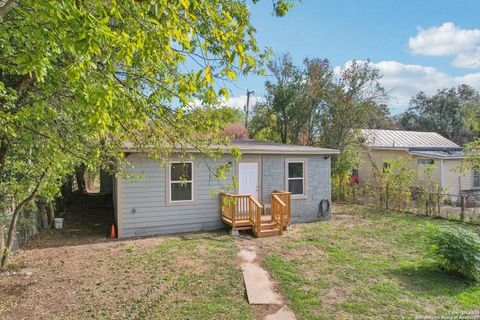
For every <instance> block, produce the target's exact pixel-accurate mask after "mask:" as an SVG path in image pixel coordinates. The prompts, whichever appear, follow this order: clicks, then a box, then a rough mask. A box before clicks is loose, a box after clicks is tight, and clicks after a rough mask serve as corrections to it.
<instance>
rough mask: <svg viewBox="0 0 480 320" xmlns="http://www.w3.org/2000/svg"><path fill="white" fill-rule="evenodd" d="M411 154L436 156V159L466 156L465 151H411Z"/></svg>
mask: <svg viewBox="0 0 480 320" xmlns="http://www.w3.org/2000/svg"><path fill="white" fill-rule="evenodd" d="M409 153H410V154H411V155H415V156H421V157H429V158H436V159H463V158H465V154H464V153H463V151H456V150H452V151H411V152H409Z"/></svg>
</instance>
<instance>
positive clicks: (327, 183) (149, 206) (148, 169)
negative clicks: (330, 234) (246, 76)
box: [115, 154, 331, 237]
mask: <svg viewBox="0 0 480 320" xmlns="http://www.w3.org/2000/svg"><path fill="white" fill-rule="evenodd" d="M253 158H258V159H259V161H260V163H261V165H260V167H259V174H260V175H261V179H260V180H261V183H260V185H259V188H260V190H261V193H260V196H261V199H259V200H260V201H261V202H262V203H263V204H270V201H271V199H270V197H271V193H272V191H273V190H276V189H280V190H286V186H285V159H286V158H304V159H306V160H307V198H306V199H292V203H291V209H292V222H294V223H296V222H307V221H314V220H321V219H328V218H329V217H330V215H329V214H327V215H326V216H324V217H319V215H318V209H319V202H320V200H322V199H328V200H329V201H330V199H331V178H330V157H328V158H327V159H324V156H321V155H311V156H310V155H307V156H303V155H302V156H295V155H292V156H285V155H264V156H261V155H258V156H256V157H252V156H245V160H248V159H253ZM128 159H129V162H130V164H131V166H129V167H126V168H125V172H126V173H127V174H129V175H130V176H131V178H130V177H129V178H118V180H117V181H118V186H115V190H119V200H118V201H119V202H120V203H121V205H119V204H118V203H116V207H117V209H118V221H119V224H120V225H119V230H121V234H120V236H121V237H135V236H148V235H158V234H168V233H180V232H193V231H201V230H214V229H220V228H224V227H225V225H224V224H223V223H222V221H221V219H220V210H221V201H220V197H219V196H218V195H214V194H212V190H214V189H217V190H220V189H222V188H224V187H225V186H230V185H231V183H232V178H233V175H234V173H235V172H232V173H230V174H229V176H228V178H227V179H226V180H224V181H218V180H212V181H210V171H209V167H212V163H210V164H208V165H207V163H205V160H204V159H202V158H199V159H194V160H193V163H194V181H193V192H194V201H193V202H190V203H183V204H169V203H168V201H167V200H168V199H167V196H168V192H167V188H168V187H169V186H168V181H167V177H168V175H167V169H166V168H163V167H161V166H160V163H159V162H158V161H156V160H153V159H150V158H147V157H145V156H143V155H141V154H131V155H130V156H129V158H128ZM221 161H231V162H232V166H233V168H234V170H233V171H236V170H238V165H237V163H235V161H233V160H232V159H228V158H223V159H221ZM140 175H141V177H140Z"/></svg>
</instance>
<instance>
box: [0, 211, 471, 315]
mask: <svg viewBox="0 0 480 320" xmlns="http://www.w3.org/2000/svg"><path fill="white" fill-rule="evenodd" d="M337 211H339V210H337ZM341 211H342V213H339V214H335V215H334V216H333V218H332V220H331V221H327V222H316V223H310V224H302V225H296V226H295V228H294V230H293V231H288V232H285V233H284V235H283V236H282V237H270V238H260V239H233V238H232V237H231V236H230V235H229V234H228V233H227V232H204V233H196V234H184V235H174V236H162V237H152V238H144V239H136V240H125V241H109V240H105V239H104V238H99V237H97V238H94V237H93V236H91V235H83V236H76V235H75V232H74V231H72V232H69V233H67V234H61V233H58V232H56V231H48V232H42V233H41V234H40V235H39V236H37V237H35V238H34V239H33V240H32V241H30V242H29V243H28V244H27V247H26V248H25V250H22V251H21V252H19V253H18V254H15V255H14V256H13V257H12V264H11V266H10V267H9V269H8V270H7V271H6V272H3V273H2V272H0V319H254V318H258V319H260V318H261V317H260V316H261V312H259V309H257V308H253V307H252V306H250V305H249V304H248V302H247V299H246V295H245V289H244V284H243V277H242V274H241V271H240V267H239V265H238V264H237V261H236V260H237V257H236V255H237V252H238V250H239V246H240V245H242V246H243V245H253V246H255V247H256V248H258V252H257V253H258V255H259V261H261V263H262V264H263V265H264V267H265V268H266V269H267V270H268V271H269V272H270V274H271V275H272V276H273V278H274V279H275V280H276V281H277V283H278V290H279V291H280V292H281V293H282V294H283V296H284V299H285V302H286V303H287V304H288V305H289V306H290V308H291V309H292V310H293V311H294V312H295V313H296V316H297V318H298V319H368V318H371V319H379V318H380V319H388V318H390V319H398V318H414V317H415V315H433V314H441V313H447V312H460V311H472V310H476V311H479V310H480V285H478V284H477V285H475V284H473V283H471V282H468V281H466V280H464V279H462V278H460V277H458V276H456V275H454V274H447V273H444V272H442V271H441V270H438V268H437V267H436V265H435V263H434V261H432V260H431V259H430V258H429V257H428V256H427V255H426V251H427V248H425V246H424V244H423V242H422V234H423V232H422V228H423V226H425V225H426V224H427V223H435V224H448V225H453V224H459V223H456V222H449V221H445V220H434V219H428V218H424V217H419V216H413V215H405V214H393V213H391V214H386V213H381V214H380V213H377V214H375V213H370V212H369V211H367V210H366V209H365V208H361V207H347V208H343V209H342V210H341ZM465 226H466V227H468V228H471V229H473V230H475V231H477V232H480V226H471V225H470V226H467V225H465ZM77 237H79V238H77ZM82 237H83V238H82ZM260 311H261V310H260Z"/></svg>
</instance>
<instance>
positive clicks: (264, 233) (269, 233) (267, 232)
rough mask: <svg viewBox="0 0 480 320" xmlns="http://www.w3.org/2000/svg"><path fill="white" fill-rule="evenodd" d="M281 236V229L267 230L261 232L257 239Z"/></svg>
mask: <svg viewBox="0 0 480 320" xmlns="http://www.w3.org/2000/svg"><path fill="white" fill-rule="evenodd" d="M279 234H280V229H278V228H276V229H265V230H261V231H260V233H259V234H258V235H257V237H268V236H277V235H279Z"/></svg>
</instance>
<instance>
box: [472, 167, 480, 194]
mask: <svg viewBox="0 0 480 320" xmlns="http://www.w3.org/2000/svg"><path fill="white" fill-rule="evenodd" d="M475 181H476V182H477V185H475ZM473 189H480V170H473Z"/></svg>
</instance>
